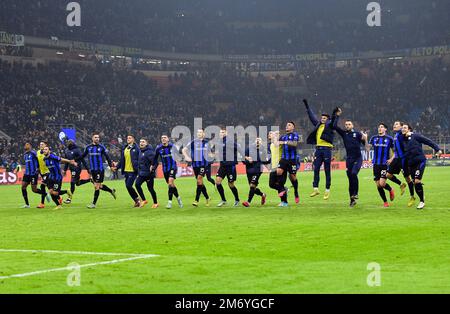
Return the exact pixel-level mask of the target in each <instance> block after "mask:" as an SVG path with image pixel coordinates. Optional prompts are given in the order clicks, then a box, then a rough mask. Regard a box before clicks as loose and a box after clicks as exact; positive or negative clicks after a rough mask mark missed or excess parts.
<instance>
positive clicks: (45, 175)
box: [36, 141, 51, 208]
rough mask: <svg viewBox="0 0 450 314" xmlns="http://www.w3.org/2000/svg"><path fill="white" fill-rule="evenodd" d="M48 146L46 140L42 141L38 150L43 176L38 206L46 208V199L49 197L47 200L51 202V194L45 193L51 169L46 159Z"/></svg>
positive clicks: (40, 170) (40, 169)
mask: <svg viewBox="0 0 450 314" xmlns="http://www.w3.org/2000/svg"><path fill="white" fill-rule="evenodd" d="M46 146H48V143H47V142H45V141H41V142H40V143H39V150H38V151H37V152H36V155H37V159H38V164H39V174H40V176H41V187H40V190H41V192H42V193H41V202H40V203H39V205H38V206H37V208H45V199H47V202H50V201H51V199H50V194H47V193H45V187H46V186H47V179H48V174H49V173H50V171H49V170H48V168H47V166H46V165H45V160H44V157H45V156H44V148H45V147H46Z"/></svg>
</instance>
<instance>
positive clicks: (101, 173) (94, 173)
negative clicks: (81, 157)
mask: <svg viewBox="0 0 450 314" xmlns="http://www.w3.org/2000/svg"><path fill="white" fill-rule="evenodd" d="M91 177H92V180H93V181H94V183H103V181H105V170H91Z"/></svg>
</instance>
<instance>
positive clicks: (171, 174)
mask: <svg viewBox="0 0 450 314" xmlns="http://www.w3.org/2000/svg"><path fill="white" fill-rule="evenodd" d="M169 178H172V179H176V178H177V169H170V170H169V171H167V172H164V179H166V182H169Z"/></svg>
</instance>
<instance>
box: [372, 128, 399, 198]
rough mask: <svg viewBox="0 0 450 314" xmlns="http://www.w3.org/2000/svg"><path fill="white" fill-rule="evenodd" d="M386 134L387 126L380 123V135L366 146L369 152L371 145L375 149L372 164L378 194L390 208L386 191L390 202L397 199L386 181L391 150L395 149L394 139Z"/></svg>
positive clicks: (375, 136)
mask: <svg viewBox="0 0 450 314" xmlns="http://www.w3.org/2000/svg"><path fill="white" fill-rule="evenodd" d="M386 132H387V125H386V124H384V123H380V124H379V126H378V135H374V136H372V138H371V139H370V141H369V142H368V143H367V144H366V148H367V150H369V148H370V147H369V146H370V145H371V146H372V148H373V151H374V153H373V159H372V163H373V175H374V180H375V183H376V185H377V188H378V193H379V194H380V196H381V199H382V200H383V202H384V207H389V203H388V201H387V199H386V194H385V192H384V190H387V191H389V195H390V200H391V201H393V200H394V198H395V193H394V189H392V188H391V186H390V185H389V184H387V183H386V179H387V170H388V160H389V158H390V153H391V150H393V148H394V139H393V138H392V137H391V136H389V135H387V134H386Z"/></svg>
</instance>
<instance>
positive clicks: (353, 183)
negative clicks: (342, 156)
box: [346, 157, 362, 197]
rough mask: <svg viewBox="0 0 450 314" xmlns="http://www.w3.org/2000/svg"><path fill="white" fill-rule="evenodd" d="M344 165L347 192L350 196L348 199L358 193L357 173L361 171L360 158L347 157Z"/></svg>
mask: <svg viewBox="0 0 450 314" xmlns="http://www.w3.org/2000/svg"><path fill="white" fill-rule="evenodd" d="M346 165H347V177H348V182H349V188H348V192H349V194H350V197H352V196H355V195H358V193H359V180H358V173H359V171H360V170H361V166H362V157H359V158H354V157H347V161H346Z"/></svg>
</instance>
